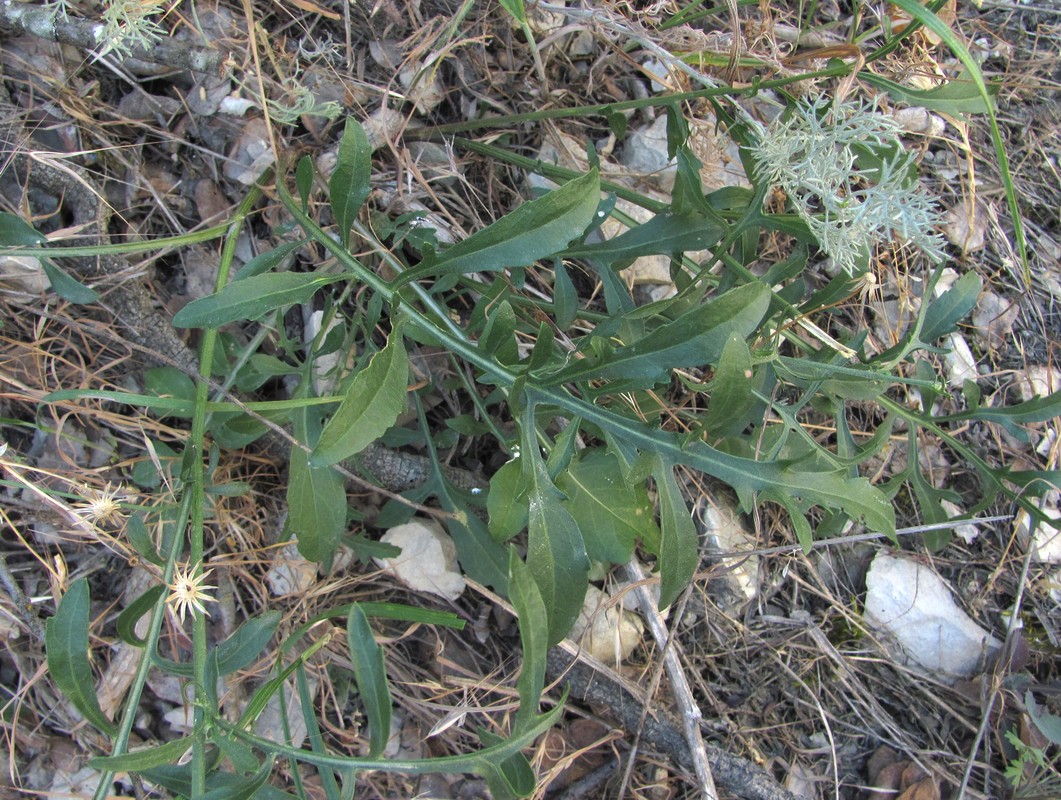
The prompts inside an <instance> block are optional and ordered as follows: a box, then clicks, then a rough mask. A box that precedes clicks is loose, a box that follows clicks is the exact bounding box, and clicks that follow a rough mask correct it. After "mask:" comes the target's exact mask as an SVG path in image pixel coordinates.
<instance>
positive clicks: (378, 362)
mask: <svg viewBox="0 0 1061 800" xmlns="http://www.w3.org/2000/svg"><path fill="white" fill-rule="evenodd" d="M408 380H409V356H408V355H407V354H406V352H405V345H404V344H403V343H402V334H401V331H400V330H399V329H395V330H394V331H392V332H391V335H390V339H389V341H388V342H387V346H386V347H384V348H383V349H382V350H380V351H379V352H378V353H376V354H375V355H374V356H372V359H371V360H370V361H369V362H368V366H366V367H365V368H364V369H363V370H361V371H360V372H359V373H358V374H357V375H355V376H354V379H353V380H352V381H351V382H350V388H349V390H348V391H347V393H346V397H344V398H343V402H342V404H341V405H340V406H339V410H338V411H336V412H335V416H334V417H332V418H331V419H330V420H329V421H328V424H327V425H325V426H324V431H323V432H322V433H321V438H320V441H318V442H317V446H316V447H314V448H313V452H312V453H311V454H310V457H309V464H310V466H312V467H323V466H327V465H330V464H337V463H339V462H340V461H342V460H343V459H344V458H349V457H350V456H352V455H355V454H357V453H360V452H361V451H362V450H364V449H365V448H366V447H368V445H369V444H371V443H372V442H373V441H375V440H376V439H378V438H379V437H380V436H382V435H383V434H384V433H385V432H386V430H387V428H389V427H391V426H392V425H393V424H394V422H395V420H397V419H398V415H399V414H401V412H402V411H404V410H405V389H406V386H407V383H408Z"/></svg>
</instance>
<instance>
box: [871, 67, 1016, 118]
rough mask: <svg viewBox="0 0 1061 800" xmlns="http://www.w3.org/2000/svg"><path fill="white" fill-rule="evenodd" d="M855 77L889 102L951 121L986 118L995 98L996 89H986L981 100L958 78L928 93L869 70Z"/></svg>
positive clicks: (977, 92) (967, 82) (977, 91)
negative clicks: (951, 118) (881, 92)
mask: <svg viewBox="0 0 1061 800" xmlns="http://www.w3.org/2000/svg"><path fill="white" fill-rule="evenodd" d="M858 77H859V79H860V80H862V81H865V82H866V83H868V84H870V85H871V86H876V87H877V88H878V89H883V90H884V91H886V92H887V93H888V94H889V95H890V96H891V97H892V99H894V100H898V101H899V102H900V103H907V104H908V105H912V106H920V107H921V108H927V109H928V110H929V111H938V112H940V113H942V114H950V115H951V116H954V117H960V116H961V115H963V114H986V113H987V112H988V110H989V109H990V108H991V105H990V102H989V101H990V100H991V99H992V98H994V96H995V95H997V94H998V89H999V87H998V86H997V85H988V86H987V96H986V97H985V96H984V95H983V94H981V93H980V89H979V88H978V87H977V85H976V84H975V83H974V82H973V81H971V80H968V79H962V78H958V79H957V80H952V81H947V82H946V83H941V84H940V85H939V86H934V87H933V88H931V89H911V88H910V87H908V86H903V85H902V84H900V83H895V82H894V81H890V80H888V79H887V78H882V77H881V76H880V75H875V74H873V73H872V72H870V71H869V70H862V72H860V73H858Z"/></svg>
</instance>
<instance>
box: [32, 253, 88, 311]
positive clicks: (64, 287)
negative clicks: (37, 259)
mask: <svg viewBox="0 0 1061 800" xmlns="http://www.w3.org/2000/svg"><path fill="white" fill-rule="evenodd" d="M41 268H42V269H43V270H44V274H45V275H47V276H48V283H50V284H51V285H52V289H54V290H55V293H56V294H57V295H59V296H60V297H61V298H63V300H68V301H69V302H71V303H79V304H82V305H85V304H87V303H95V302H96V301H97V300H99V295H98V294H97V293H96V290H95V289H93V288H91V287H89V286H85V284H83V283H81V281H79V280H77V279H76V278H73V277H71V276H70V275H69V274H68V273H67V272H66V271H65V270H63V269H61V268H60V267H57V266H56V265H55V264H53V263H52V262H51V261H49V260H48V259H46V258H45V259H41Z"/></svg>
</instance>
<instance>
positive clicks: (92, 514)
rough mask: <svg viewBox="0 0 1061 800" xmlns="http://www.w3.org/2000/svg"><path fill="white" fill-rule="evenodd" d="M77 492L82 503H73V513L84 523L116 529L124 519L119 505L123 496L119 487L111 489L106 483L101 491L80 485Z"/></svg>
mask: <svg viewBox="0 0 1061 800" xmlns="http://www.w3.org/2000/svg"><path fill="white" fill-rule="evenodd" d="M77 491H78V494H80V495H81V497H82V498H83V499H84V502H81V503H75V504H74V512H75V513H76V514H77V515H78V516H79V517H81V518H82V519H84V520H85V521H86V522H90V523H92V524H93V525H99V526H101V527H118V526H119V525H120V524H121V522H122V521H123V520H124V519H125V514H124V512H123V511H122V505H121V500H123V499H125V495H124V493H123V492H122V490H121V487H120V486H116V487H113V488H112V487H111V485H110V484H109V483H108V484H107V485H106V486H104V487H103V488H102V489H94V488H92V487H91V486H88V485H87V484H82V485H81V486H79V487H78V490H77Z"/></svg>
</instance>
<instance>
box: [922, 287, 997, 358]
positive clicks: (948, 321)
mask: <svg viewBox="0 0 1061 800" xmlns="http://www.w3.org/2000/svg"><path fill="white" fill-rule="evenodd" d="M983 285H984V284H983V281H982V280H980V276H979V275H977V274H976V273H975V272H966V273H965V274H964V275H962V276H961V277H960V278H959V279H958V280H957V281H955V283H954V285H953V286H951V287H950V288H949V289H948V290H947V291H945V292H944V293H943V294H941V295H940V296H939V297H937V298H936V299H934V300H933V301H932V302H931V303H930V304H929V306H928V311H926V312H925V321H924V323H923V324H922V326H921V333H920V337H919V338H920V339H921V341H922V342H924V343H925V344H932V343H933V342H934V341H936V340H937V339H938V338H939V337H941V336H946V335H947V334H948V333H950V332H951V331H953V330H954V329H955V328H957V327H958V323H959V322H960V321H961V320H963V319H965V318H966V317H967V316H968V315H969V314H970V313H971V312H972V310H973V308H975V307H976V301H977V300H978V299H979V297H980V290H981V289H983Z"/></svg>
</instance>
